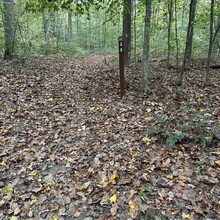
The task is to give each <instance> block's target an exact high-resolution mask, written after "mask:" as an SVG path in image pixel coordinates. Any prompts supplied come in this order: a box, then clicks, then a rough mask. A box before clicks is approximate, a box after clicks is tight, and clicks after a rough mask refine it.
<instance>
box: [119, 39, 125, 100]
mask: <svg viewBox="0 0 220 220" xmlns="http://www.w3.org/2000/svg"><path fill="white" fill-rule="evenodd" d="M118 48H119V69H120V95H121V98H122V97H123V96H124V94H125V74H124V42H123V37H118Z"/></svg>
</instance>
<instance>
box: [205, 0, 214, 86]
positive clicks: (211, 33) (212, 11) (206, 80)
mask: <svg viewBox="0 0 220 220" xmlns="http://www.w3.org/2000/svg"><path fill="white" fill-rule="evenodd" d="M214 4H215V0H211V8H210V11H211V14H210V36H209V51H208V58H207V67H206V75H205V85H208V84H209V70H210V61H211V55H212V45H213V21H214Z"/></svg>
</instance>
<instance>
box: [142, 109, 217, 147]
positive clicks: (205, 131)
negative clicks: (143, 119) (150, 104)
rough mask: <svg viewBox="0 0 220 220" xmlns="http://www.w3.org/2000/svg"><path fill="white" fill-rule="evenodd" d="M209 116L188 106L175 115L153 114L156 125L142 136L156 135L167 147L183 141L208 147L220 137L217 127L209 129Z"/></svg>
mask: <svg viewBox="0 0 220 220" xmlns="http://www.w3.org/2000/svg"><path fill="white" fill-rule="evenodd" d="M210 115H211V114H209V113H206V112H204V111H203V112H201V110H200V111H196V109H195V108H192V107H189V106H184V107H183V108H182V112H180V113H177V115H172V116H168V115H167V114H153V117H154V118H155V120H156V124H155V125H154V126H152V127H150V128H149V129H148V130H146V131H145V132H144V135H145V136H146V135H147V136H149V135H158V136H159V138H160V140H165V141H166V144H167V145H168V146H169V147H172V146H174V145H175V144H177V143H183V141H187V142H194V143H202V144H203V145H204V146H206V145H210V144H212V143H215V142H216V141H218V140H217V139H218V137H219V136H220V135H219V134H220V132H219V130H220V129H219V125H217V126H216V127H212V129H210V123H211V122H210V119H209V117H210Z"/></svg>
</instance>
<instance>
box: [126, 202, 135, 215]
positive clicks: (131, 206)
mask: <svg viewBox="0 0 220 220" xmlns="http://www.w3.org/2000/svg"><path fill="white" fill-rule="evenodd" d="M128 204H129V207H130V214H131V216H132V217H133V216H135V215H136V214H137V203H136V201H135V200H129V202H128Z"/></svg>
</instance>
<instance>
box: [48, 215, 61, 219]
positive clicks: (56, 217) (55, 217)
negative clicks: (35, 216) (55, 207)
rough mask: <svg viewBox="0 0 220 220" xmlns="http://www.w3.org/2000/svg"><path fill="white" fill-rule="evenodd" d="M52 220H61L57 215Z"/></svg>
mask: <svg viewBox="0 0 220 220" xmlns="http://www.w3.org/2000/svg"><path fill="white" fill-rule="evenodd" d="M50 220H59V217H58V216H57V215H54V216H52V217H50Z"/></svg>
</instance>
